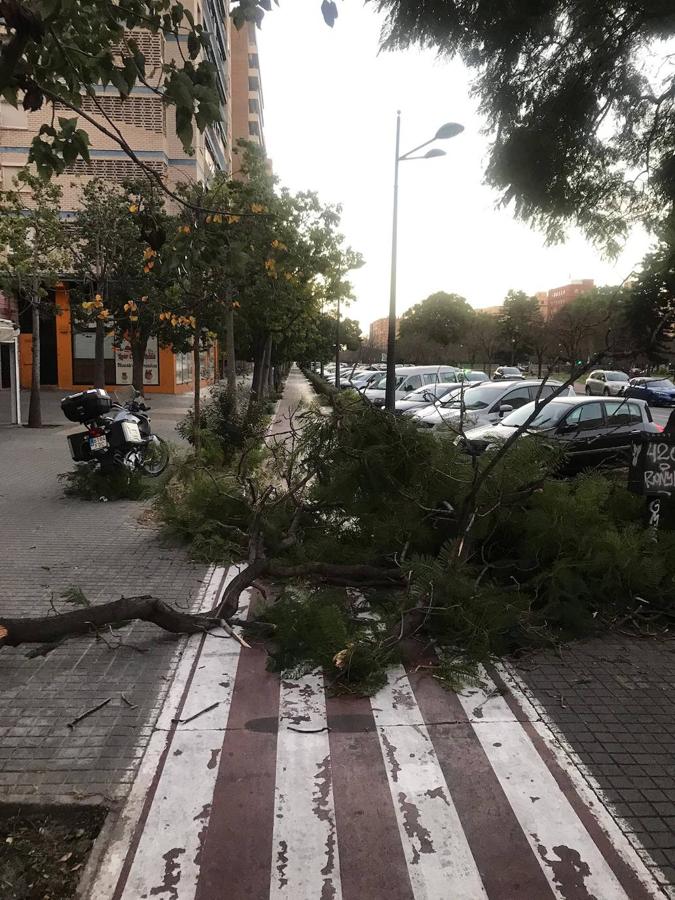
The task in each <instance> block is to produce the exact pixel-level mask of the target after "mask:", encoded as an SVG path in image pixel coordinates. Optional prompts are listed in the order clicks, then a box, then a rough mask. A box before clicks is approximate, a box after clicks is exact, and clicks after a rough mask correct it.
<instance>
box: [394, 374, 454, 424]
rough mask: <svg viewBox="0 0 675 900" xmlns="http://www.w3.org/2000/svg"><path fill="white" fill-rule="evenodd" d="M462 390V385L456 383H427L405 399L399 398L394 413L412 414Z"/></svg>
mask: <svg viewBox="0 0 675 900" xmlns="http://www.w3.org/2000/svg"><path fill="white" fill-rule="evenodd" d="M461 390H462V385H461V384H456V383H451V384H447V383H446V382H438V383H437V384H425V385H423V386H422V387H421V388H417V390H416V391H411V393H409V394H408V396H407V397H406V398H405V399H404V400H397V401H396V405H395V406H394V415H396V416H405V415H412V413H413V412H415V411H416V410H418V409H425V408H426V407H428V406H433V405H434V403H438V402H439V401H444V400H448V399H449V398H450V396H451V395H452V394H457V393H459V391H461Z"/></svg>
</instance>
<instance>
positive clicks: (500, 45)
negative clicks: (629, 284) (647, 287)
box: [377, 0, 675, 249]
mask: <svg viewBox="0 0 675 900" xmlns="http://www.w3.org/2000/svg"><path fill="white" fill-rule="evenodd" d="M377 6H378V7H379V9H381V10H383V11H384V12H385V13H386V16H387V19H386V24H385V30H384V35H383V43H384V46H385V47H387V48H388V49H398V48H403V47H408V46H410V45H413V44H421V45H423V46H426V47H432V48H435V49H438V50H439V51H440V52H442V53H444V54H450V55H454V54H458V55H460V56H461V58H462V59H463V60H464V62H465V64H466V65H467V66H469V67H470V68H471V69H473V70H475V72H476V77H475V80H474V84H473V88H474V93H475V95H476V96H477V97H478V99H479V101H480V110H481V112H482V113H483V115H484V116H485V118H486V122H487V129H488V132H489V133H490V134H491V135H492V145H491V148H490V155H489V162H488V167H487V179H488V182H489V183H490V184H492V185H493V186H494V187H496V188H497V189H498V190H499V191H500V193H501V197H502V200H503V202H504V203H509V202H513V203H514V205H515V209H516V211H517V213H518V215H519V216H521V217H522V218H523V219H525V220H527V221H530V222H533V223H535V224H536V225H538V226H540V227H542V228H543V229H544V230H545V231H546V233H547V234H548V236H549V238H551V239H559V238H560V237H561V236H562V234H563V231H564V229H565V227H566V226H567V225H570V224H574V225H577V226H579V227H581V228H582V229H583V230H584V231H585V233H586V234H587V235H589V236H590V237H591V238H592V239H594V240H595V241H597V242H599V243H601V244H603V245H605V246H608V247H609V248H610V249H612V248H615V247H616V241H617V239H618V238H620V237H621V236H622V235H623V234H625V233H626V231H627V229H628V228H629V226H630V225H631V224H632V222H634V221H636V220H638V219H639V220H640V221H642V222H644V223H646V224H647V225H648V226H652V227H653V226H655V225H656V223H659V222H661V221H662V220H663V219H664V218H665V217H666V216H667V215H668V213H669V212H670V210H671V209H672V204H673V199H674V197H675V155H674V150H675V57H674V56H673V54H672V53H669V52H668V47H667V43H666V42H667V41H668V39H669V38H672V37H673V35H675V15H674V13H673V5H672V3H671V2H670V0H635V2H633V3H625V2H616V0H514V2H512V3H508V4H503V3H493V2H491V0H477V2H476V0H377Z"/></svg>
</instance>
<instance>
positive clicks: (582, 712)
mask: <svg viewBox="0 0 675 900" xmlns="http://www.w3.org/2000/svg"><path fill="white" fill-rule="evenodd" d="M516 671H517V672H518V674H519V676H520V677H521V678H522V679H523V681H524V683H525V685H526V686H527V690H528V693H530V695H531V696H532V697H533V698H536V700H535V702H536V704H537V707H538V710H539V712H540V713H541V714H542V715H543V716H544V717H545V719H546V720H547V721H548V722H549V723H550V725H551V727H552V729H553V731H554V732H555V733H556V734H557V735H558V736H559V737H560V739H561V740H562V741H563V743H564V744H565V746H566V747H567V748H568V749H569V751H570V753H571V754H572V756H573V757H574V758H575V759H577V760H578V761H579V764H580V766H581V767H582V769H583V771H584V773H585V774H586V776H587V778H588V780H589V781H590V782H591V783H592V784H594V785H597V787H598V788H599V789H600V790H601V792H602V794H603V796H604V797H605V798H606V799H607V801H608V802H609V803H610V804H611V806H612V809H613V810H614V811H615V812H616V813H617V814H618V815H619V816H620V817H621V819H622V826H623V827H624V828H625V830H626V832H627V834H628V835H629V839H630V840H631V841H633V842H634V843H635V845H636V846H637V847H639V848H645V851H646V852H645V851H643V850H642V849H640V851H639V852H640V853H641V855H643V857H644V859H645V862H646V863H647V864H648V865H649V866H650V867H651V868H652V869H660V872H657V877H658V878H659V879H660V880H661V881H662V882H663V883H664V884H666V885H669V886H670V890H671V895H672V896H675V639H673V638H671V639H663V640H654V639H641V638H635V637H630V636H628V635H625V636H622V635H616V636H605V637H602V638H595V639H593V640H587V641H579V642H577V643H574V644H569V645H567V646H564V647H563V648H562V650H561V652H560V654H559V655H558V654H555V653H537V654H533V655H531V656H529V657H528V658H527V659H526V660H523V661H522V662H521V663H520V664H519V665H518V666H517V668H516Z"/></svg>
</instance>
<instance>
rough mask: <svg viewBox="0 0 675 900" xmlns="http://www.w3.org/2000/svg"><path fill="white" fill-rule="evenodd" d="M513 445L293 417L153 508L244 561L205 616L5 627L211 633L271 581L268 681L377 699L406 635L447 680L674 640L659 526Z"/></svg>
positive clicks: (152, 613)
mask: <svg viewBox="0 0 675 900" xmlns="http://www.w3.org/2000/svg"><path fill="white" fill-rule="evenodd" d="M577 375H578V373H574V377H577ZM563 389H564V388H563ZM541 405H543V403H542V404H541ZM539 408H540V407H539ZM538 411H539V409H538V410H537V411H536V412H538ZM526 426H527V423H526V425H525V426H524V427H526ZM459 428H460V430H461V424H460V426H459ZM523 430H524V428H523V429H517V430H514V432H515V433H514V436H513V438H512V439H509V440H508V441H506V442H505V443H504V444H503V445H502V446H500V447H498V448H495V449H493V450H489V451H487V452H486V453H484V454H483V455H481V456H474V455H471V454H469V453H466V452H463V451H462V449H461V448H460V447H458V446H456V445H455V443H454V441H453V440H452V438H453V435H452V434H449V435H448V437H449V439H444V440H438V439H436V438H434V437H432V436H430V435H429V434H427V433H421V432H420V431H419V430H417V429H416V427H415V426H414V424H413V423H411V422H410V421H408V420H406V419H404V418H395V417H393V416H389V415H386V414H383V413H382V412H380V411H378V410H376V409H373V408H372V407H371V406H369V405H368V404H365V403H363V402H362V401H361V399H360V398H358V397H354V396H349V395H345V396H342V395H341V396H338V397H336V398H335V401H334V405H333V408H332V410H331V412H330V414H328V415H327V414H326V411H325V410H323V411H320V410H318V409H300V410H297V411H295V412H293V413H292V414H290V415H289V417H288V421H287V425H286V429H285V434H281V435H280V434H279V432H278V431H277V433H276V434H275V436H274V438H273V439H272V438H270V439H267V440H266V442H265V443H266V448H265V450H264V452H262V453H261V452H260V450H259V449H258V448H256V447H254V446H251V447H245V448H244V449H243V450H242V452H241V453H240V454H239V456H238V458H236V459H234V460H233V461H232V460H230V461H228V462H225V460H224V459H222V458H221V459H220V460H218V461H215V462H214V461H213V459H211V460H207V459H205V458H204V451H202V454H201V455H199V454H197V455H194V456H193V457H192V458H191V459H190V460H189V461H188V462H186V463H185V464H184V465H183V467H182V468H180V469H179V470H178V471H177V473H176V474H175V475H174V476H173V478H172V479H171V480H170V481H169V482H168V483H167V485H166V486H165V488H164V491H163V493H162V495H161V497H160V498H159V500H158V502H157V511H158V514H159V516H160V518H161V519H162V520H163V522H164V523H165V526H166V528H167V529H168V530H169V531H170V532H171V533H172V534H173V535H174V536H178V537H179V538H180V539H181V540H182V541H184V542H186V543H187V544H188V545H189V546H190V548H191V550H192V551H193V553H195V554H196V555H197V556H198V557H199V558H201V559H205V560H209V561H211V562H218V563H226V562H230V561H233V562H240V561H241V560H242V559H243V560H246V564H245V565H244V566H243V567H242V568H241V570H240V572H239V573H238V575H237V576H236V577H235V578H234V579H233V581H232V582H231V583H230V584H229V585H228V586H227V588H226V589H225V591H224V593H223V595H222V597H221V598H220V599H219V602H218V604H217V605H216V606H215V607H214V608H213V609H211V610H209V611H206V612H204V613H202V614H201V615H199V616H193V615H190V614H187V613H180V614H179V613H177V612H176V611H171V610H170V608H169V607H166V606H165V605H164V604H161V603H159V601H155V600H152V601H150V600H144V601H143V603H142V604H141V605H139V606H138V607H137V608H134V607H129V606H126V607H125V606H117V607H116V606H115V605H114V604H103V605H102V606H100V607H93V608H91V609H85V610H78V611H77V615H75V616H74V615H73V614H72V613H67V614H65V615H66V616H69V617H70V618H64V616H50V617H48V621H49V624H48V625H47V624H46V622H45V621H44V620H32V621H33V622H38V621H39V622H40V626H39V627H40V629H43V628H47V629H48V632H47V637H46V638H45V637H44V634H45V632H44V631H42V630H39V634H38V631H37V630H36V629H35V628H34V626H33V625H32V624H30V623H31V620H18V621H17V620H13V621H12V622H9V623H7V622H4V623H3V624H5V627H6V628H7V630H8V632H9V633H10V635H11V633H12V631H13V632H14V637H13V638H10V640H12V641H15V642H17V643H18V642H19V641H18V638H19V637H20V636H21V635H26V634H29V635H34V637H33V639H34V640H45V639H46V640H49V639H53V638H54V636H55V635H56V634H57V633H58V634H61V635H63V634H65V633H67V632H69V629H70V632H69V633H83V631H86V630H87V629H89V630H91V629H92V627H95V623H94V617H93V616H92V611H93V610H94V609H95V610H100V612H97V615H98V616H101V617H102V618H101V620H100V622H104V623H105V624H111V623H112V622H114V621H119V620H123V621H127V620H128V619H130V618H134V617H138V618H145V619H146V620H147V621H153V622H155V624H157V625H159V626H160V627H163V628H167V627H168V630H170V631H183V632H185V633H190V632H194V631H203V630H209V629H211V628H213V627H215V626H216V625H218V624H219V623H221V622H223V621H225V622H229V623H230V624H232V623H233V622H235V621H237V619H236V615H237V610H238V606H239V602H240V596H241V594H242V592H243V591H245V590H248V589H251V588H255V587H257V586H258V585H259V583H260V581H266V582H271V583H272V585H273V599H274V602H272V603H270V604H268V606H267V608H266V610H265V611H264V612H263V613H262V614H261V615H260V616H259V617H258V618H257V619H256V620H254V621H253V622H248V623H240V624H245V626H246V627H247V628H248V629H249V631H250V632H251V633H255V634H259V635H262V636H264V637H266V638H269V639H270V640H271V649H270V653H271V656H270V662H271V665H272V666H274V667H277V668H287V667H289V666H293V665H297V666H299V667H303V666H310V667H311V666H315V665H322V666H323V667H324V668H325V669H326V670H327V672H328V675H329V677H330V678H331V683H332V684H333V685H334V687H335V688H336V689H337V688H340V689H346V690H353V689H355V686H358V687H359V689H362V690H372V689H374V688H375V687H376V686H377V684H378V683H380V682H381V679H382V677H383V672H384V669H385V667H386V665H387V664H388V663H389V662H390V661H391V659H393V658H394V657H395V655H396V653H397V648H398V647H399V646H400V644H401V643H402V642H403V641H404V640H405V639H406V638H407V637H410V636H415V635H417V636H423V638H424V640H425V641H433V642H434V644H435V645H437V646H445V647H449V648H453V649H452V650H450V651H447V652H445V654H444V655H442V656H441V659H440V662H439V672H440V673H442V674H443V677H445V678H446V679H449V680H451V681H452V680H453V677H454V675H456V673H457V672H459V671H466V665H467V663H466V660H469V661H472V660H473V661H481V660H486V659H488V658H490V657H491V656H492V655H495V654H503V653H508V652H514V651H522V650H524V649H527V648H531V647H538V646H542V645H547V644H549V645H550V644H551V643H556V642H560V641H564V640H567V639H569V638H571V637H575V636H580V635H589V634H593V633H597V632H598V631H599V630H600V629H603V628H607V627H621V628H625V627H628V626H630V627H633V628H638V629H641V630H643V631H645V632H649V631H650V630H652V629H654V628H655V627H666V626H667V625H668V623H672V620H673V617H674V615H675V613H674V610H675V588H674V585H675V535H674V534H673V532H672V531H671V530H670V528H669V527H668V523H665V527H664V528H663V529H662V530H661V531H660V533H659V535H658V540H654V535H653V534H651V533H649V532H648V531H647V530H646V529H644V528H643V527H642V525H641V507H640V501H639V499H638V498H636V497H635V496H633V495H632V494H630V493H628V491H627V490H626V487H625V477H624V475H623V474H622V473H619V474H616V473H615V474H611V473H595V474H582V475H580V476H578V477H576V478H573V479H566V480H563V479H560V478H555V477H551V474H552V472H554V471H555V469H556V467H557V466H558V465H559V463H560V458H561V456H560V451H559V449H557V448H556V447H555V446H553V442H547V441H546V440H540V439H537V438H536V437H534V436H528V437H527V438H526V439H523V440H519V439H518V438H519V436H520V435H521V434H522V433H523ZM207 443H208V442H207ZM354 589H356V590H354ZM364 594H365V595H366V597H367V601H368V609H367V610H366V612H367V615H364V608H363V601H362V596H363V595H364ZM268 599H270V598H269V597H268ZM116 602H117V601H116ZM174 612H175V615H174ZM0 621H3V620H1V619H0ZM96 621H97V622H98V621H99V620H98V619H97V620H96ZM87 623H89V624H87ZM31 629H33V630H31ZM73 629H76V630H75V631H74V630H73ZM22 640H24V641H26V640H29V638H26V637H23V638H22ZM6 642H7V641H6Z"/></svg>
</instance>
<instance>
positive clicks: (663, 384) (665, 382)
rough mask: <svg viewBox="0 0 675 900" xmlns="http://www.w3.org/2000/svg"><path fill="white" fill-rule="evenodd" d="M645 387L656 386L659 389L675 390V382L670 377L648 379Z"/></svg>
mask: <svg viewBox="0 0 675 900" xmlns="http://www.w3.org/2000/svg"><path fill="white" fill-rule="evenodd" d="M645 387H648V388H656V390H657V391H675V384H673V382H672V381H670V380H669V379H668V378H661V379H659V380H658V381H648V382H647V384H646V385H645Z"/></svg>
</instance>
